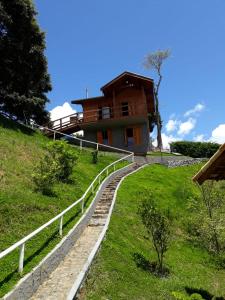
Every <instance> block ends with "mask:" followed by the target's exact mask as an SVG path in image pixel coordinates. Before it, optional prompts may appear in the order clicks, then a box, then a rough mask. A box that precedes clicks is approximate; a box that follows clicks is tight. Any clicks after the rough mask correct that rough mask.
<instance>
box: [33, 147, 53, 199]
mask: <svg viewBox="0 0 225 300" xmlns="http://www.w3.org/2000/svg"><path fill="white" fill-rule="evenodd" d="M57 168H58V166H57V164H56V163H55V162H54V160H53V159H52V157H51V156H50V155H49V154H48V153H47V154H46V155H45V156H44V157H43V158H42V159H41V161H40V163H39V165H37V166H36V168H35V172H34V174H33V182H34V184H35V186H36V190H37V191H39V192H41V193H42V194H43V195H48V196H50V195H53V190H52V189H53V185H54V183H55V182H56V172H57Z"/></svg>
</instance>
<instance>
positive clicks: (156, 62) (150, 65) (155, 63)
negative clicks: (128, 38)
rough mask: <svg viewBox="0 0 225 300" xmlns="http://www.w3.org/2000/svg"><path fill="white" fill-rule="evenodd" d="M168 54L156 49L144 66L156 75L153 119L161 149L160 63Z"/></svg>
mask: <svg viewBox="0 0 225 300" xmlns="http://www.w3.org/2000/svg"><path fill="white" fill-rule="evenodd" d="M169 56H170V51H169V50H168V49H167V50H158V51H156V52H154V53H150V54H148V55H147V56H146V58H145V61H144V66H145V68H146V69H153V70H155V71H156V73H157V75H158V81H157V82H156V83H155V85H154V99H155V115H154V120H155V123H156V125H157V147H158V148H159V149H162V146H163V144H162V134H161V131H162V119H161V114H160V109H159V88H160V85H161V82H162V78H163V76H162V65H163V62H164V60H166V59H167V58H168V57H169Z"/></svg>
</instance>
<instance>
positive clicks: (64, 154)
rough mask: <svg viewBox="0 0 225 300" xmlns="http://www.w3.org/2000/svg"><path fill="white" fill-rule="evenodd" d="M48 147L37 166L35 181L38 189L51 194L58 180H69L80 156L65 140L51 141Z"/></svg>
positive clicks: (34, 175)
mask: <svg viewBox="0 0 225 300" xmlns="http://www.w3.org/2000/svg"><path fill="white" fill-rule="evenodd" d="M46 149H47V153H46V154H45V156H44V157H43V158H42V159H41V161H40V163H39V164H38V165H37V166H36V168H35V172H34V174H33V181H34V184H35V185H36V190H38V191H40V192H42V193H43V194H45V195H50V194H52V189H53V185H54V183H55V182H56V181H64V182H65V181H68V179H69V177H70V175H71V174H72V171H73V167H74V165H75V163H76V161H77V159H78V156H77V154H76V153H75V152H74V150H73V149H72V148H71V146H69V145H68V144H67V142H65V141H55V142H50V143H48V144H47V147H46Z"/></svg>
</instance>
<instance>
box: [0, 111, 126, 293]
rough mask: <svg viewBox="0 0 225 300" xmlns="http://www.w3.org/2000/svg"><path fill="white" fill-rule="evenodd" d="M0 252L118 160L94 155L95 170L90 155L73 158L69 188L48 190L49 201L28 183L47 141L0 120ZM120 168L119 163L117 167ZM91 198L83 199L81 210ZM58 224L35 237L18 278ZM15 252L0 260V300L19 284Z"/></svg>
mask: <svg viewBox="0 0 225 300" xmlns="http://www.w3.org/2000/svg"><path fill="white" fill-rule="evenodd" d="M0 141H1V142H0V154H1V160H0V252H1V251H3V250H4V249H6V248H8V247H9V246H11V245H12V244H14V243H15V242H17V241H18V240H20V239H21V238H22V237H24V236H26V235H27V234H29V233H31V232H32V231H33V230H35V229H36V228H38V227H39V226H41V225H43V224H44V223H45V222H47V221H48V220H50V219H51V218H52V217H54V216H55V215H57V214H58V213H59V212H61V211H62V210H63V209H65V208H66V207H68V206H69V205H70V204H71V203H73V202H74V201H75V200H77V199H79V198H80V197H81V196H82V194H83V193H84V191H85V190H86V189H87V187H88V186H89V185H90V183H91V181H92V180H93V179H94V178H95V176H96V175H97V174H98V173H99V172H100V171H101V170H102V169H103V168H104V167H105V166H106V165H108V164H109V163H111V162H113V161H115V160H116V159H118V156H115V155H113V154H107V155H104V154H103V153H100V154H99V162H98V164H96V165H95V164H92V155H91V150H90V149H86V150H85V149H84V150H83V151H82V152H80V151H79V149H78V148H74V151H76V152H77V153H78V154H79V160H78V163H77V166H76V167H75V168H74V174H73V178H75V182H74V183H73V184H66V183H60V184H56V185H55V186H54V192H55V196H53V197H49V196H44V195H42V194H40V193H38V192H35V187H34V185H33V182H32V177H31V175H32V173H33V170H34V166H35V165H36V164H37V163H38V161H39V160H40V158H41V156H42V155H43V153H44V151H45V150H44V146H45V145H46V143H47V142H48V141H49V140H48V139H47V138H46V137H44V136H43V135H42V134H40V133H38V132H34V131H32V130H29V129H27V128H25V127H23V126H18V124H15V123H13V122H11V121H9V120H7V119H5V118H3V117H1V116H0ZM122 165H124V164H123V163H121V164H120V166H122ZM92 197H93V195H91V194H89V195H88V196H87V199H86V207H87V205H88V204H89V203H90V201H91V199H92ZM80 216H81V214H80V205H78V206H77V207H75V208H74V209H72V211H70V212H68V213H67V214H66V215H65V217H64V228H63V234H64V235H65V234H66V233H67V232H68V231H69V229H71V228H72V227H73V226H74V224H75V223H76V221H77V220H78V219H79V218H80ZM59 241H60V237H59V234H58V222H55V223H54V224H52V225H51V226H50V227H49V228H47V229H45V230H44V231H43V232H41V233H40V234H38V235H37V236H36V237H34V238H33V239H32V240H30V241H29V242H27V243H26V246H25V266H24V274H26V273H27V272H29V271H30V270H31V269H32V268H33V267H34V266H35V265H36V264H37V263H38V262H39V261H40V260H41V259H42V258H43V257H44V256H45V255H46V254H47V253H48V252H49V251H50V250H51V249H52V248H53V247H54V246H55V245H56V244H57V243H58V242H59ZM18 255H19V250H18V249H17V250H15V251H13V252H12V253H11V254H10V255H8V256H6V257H5V258H3V259H1V260H0V297H1V296H3V295H4V294H5V293H6V292H8V291H9V290H10V289H11V288H12V287H13V285H14V284H15V283H16V282H17V281H18V279H20V275H19V274H18V272H17V268H18Z"/></svg>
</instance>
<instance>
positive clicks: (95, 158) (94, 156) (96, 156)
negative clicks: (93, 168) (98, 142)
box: [91, 150, 98, 164]
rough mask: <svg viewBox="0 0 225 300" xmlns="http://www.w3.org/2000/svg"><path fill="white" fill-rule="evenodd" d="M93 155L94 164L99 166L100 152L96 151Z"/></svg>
mask: <svg viewBox="0 0 225 300" xmlns="http://www.w3.org/2000/svg"><path fill="white" fill-rule="evenodd" d="M91 154H92V163H93V164H97V162H98V150H94V151H93V152H92V153H91Z"/></svg>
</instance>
